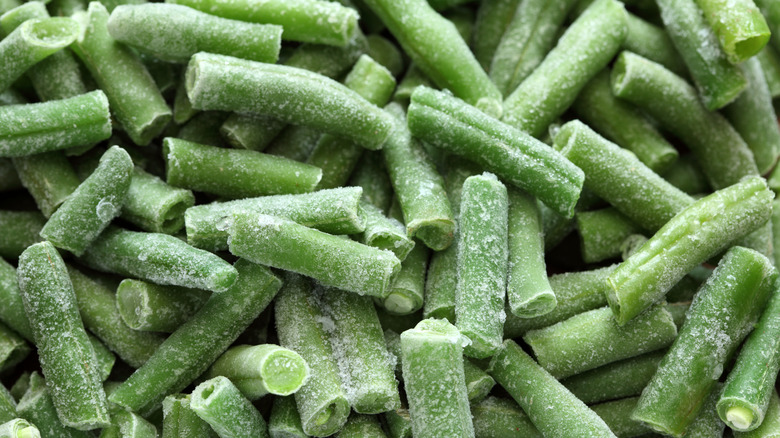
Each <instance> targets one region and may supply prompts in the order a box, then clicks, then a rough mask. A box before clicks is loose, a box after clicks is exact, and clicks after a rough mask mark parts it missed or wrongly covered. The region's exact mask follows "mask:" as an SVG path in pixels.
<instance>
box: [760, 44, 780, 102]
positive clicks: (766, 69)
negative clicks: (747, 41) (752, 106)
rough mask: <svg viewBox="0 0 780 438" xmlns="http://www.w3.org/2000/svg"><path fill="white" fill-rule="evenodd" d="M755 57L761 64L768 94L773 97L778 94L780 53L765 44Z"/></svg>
mask: <svg viewBox="0 0 780 438" xmlns="http://www.w3.org/2000/svg"><path fill="white" fill-rule="evenodd" d="M756 59H758V62H759V63H760V64H761V71H762V72H763V73H764V79H765V80H766V85H767V88H769V95H770V96H772V98H773V99H774V98H775V97H778V96H780V55H778V54H777V51H776V50H775V49H774V48H773V47H770V46H766V47H764V49H763V50H761V51H760V52H758V55H756Z"/></svg>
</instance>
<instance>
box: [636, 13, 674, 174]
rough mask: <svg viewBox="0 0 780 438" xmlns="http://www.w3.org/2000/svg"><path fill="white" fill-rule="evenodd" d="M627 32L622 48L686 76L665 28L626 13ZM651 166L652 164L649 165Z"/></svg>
mask: <svg viewBox="0 0 780 438" xmlns="http://www.w3.org/2000/svg"><path fill="white" fill-rule="evenodd" d="M626 18H627V21H626V25H627V26H628V33H626V39H625V40H624V41H623V48H624V49H625V50H628V51H630V52H634V53H636V54H637V55H640V56H644V57H645V58H647V59H650V60H652V61H655V62H657V63H659V64H661V65H663V66H664V67H666V68H668V69H669V70H671V71H673V72H674V73H675V74H678V75H680V76H686V75H687V72H688V70H687V69H686V67H685V63H684V62H683V60H682V58H681V57H680V54H679V53H677V49H675V47H674V44H673V43H672V39H671V38H669V34H668V33H666V31H665V29H663V28H661V27H658V26H656V25H655V24H652V23H650V22H648V21H645V20H643V19H642V18H640V17H638V16H636V15H634V14H632V13H630V12H629V13H628V14H627V15H626ZM651 167H652V166H651Z"/></svg>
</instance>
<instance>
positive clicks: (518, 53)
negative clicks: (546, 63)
mask: <svg viewBox="0 0 780 438" xmlns="http://www.w3.org/2000/svg"><path fill="white" fill-rule="evenodd" d="M575 3H576V1H575V0H556V1H547V0H530V1H528V0H526V1H523V2H520V3H519V4H518V6H517V8H516V9H515V10H514V11H512V12H513V13H512V12H510V15H513V17H512V21H511V22H510V23H509V25H508V26H507V27H506V30H505V31H504V35H503V36H502V37H501V41H500V42H499V43H498V46H497V47H496V51H495V53H494V54H493V61H492V62H491V64H490V79H491V80H493V82H494V83H495V84H496V87H497V88H498V90H499V91H500V92H501V94H502V95H504V96H508V95H509V94H511V93H512V92H513V91H514V90H515V89H516V88H517V86H518V85H520V84H521V83H522V82H523V80H525V78H526V77H528V75H530V74H531V73H532V72H533V71H534V69H535V68H536V66H538V65H539V64H540V63H541V62H542V60H544V57H545V55H547V53H548V52H549V51H550V49H552V48H553V45H554V44H555V40H556V39H557V37H558V35H559V33H558V32H559V30H560V28H561V26H562V25H563V20H564V19H565V18H566V15H567V14H568V13H569V10H570V9H571V8H572V7H573V6H574V4H575Z"/></svg>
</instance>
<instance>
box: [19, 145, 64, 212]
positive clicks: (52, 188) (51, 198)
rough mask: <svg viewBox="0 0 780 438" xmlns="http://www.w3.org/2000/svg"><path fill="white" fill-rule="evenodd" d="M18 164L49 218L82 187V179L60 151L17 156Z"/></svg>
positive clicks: (36, 200) (37, 202) (25, 182)
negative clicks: (80, 181) (80, 179)
mask: <svg viewBox="0 0 780 438" xmlns="http://www.w3.org/2000/svg"><path fill="white" fill-rule="evenodd" d="M13 163H14V167H15V168H16V172H17V174H18V175H19V179H20V180H21V182H22V185H23V186H24V188H26V189H27V191H28V192H30V195H31V196H32V197H33V199H35V204H36V205H37V206H38V209H39V210H40V211H41V212H42V213H43V214H44V215H45V216H46V217H47V218H48V217H51V215H52V214H54V212H55V211H56V210H57V209H58V208H59V206H60V205H62V203H63V202H65V198H67V197H68V195H70V194H71V193H73V192H74V191H75V190H76V188H77V187H78V186H79V178H78V176H76V172H75V171H74V170H73V166H71V165H70V163H69V162H68V160H67V158H65V154H63V153H62V152H60V151H52V152H46V153H43V154H36V155H30V156H26V157H17V158H14V159H13Z"/></svg>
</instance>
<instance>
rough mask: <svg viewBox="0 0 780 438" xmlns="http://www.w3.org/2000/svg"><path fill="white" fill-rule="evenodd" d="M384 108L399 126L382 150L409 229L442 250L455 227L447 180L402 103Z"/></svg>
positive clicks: (427, 244)
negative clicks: (415, 135) (413, 130)
mask: <svg viewBox="0 0 780 438" xmlns="http://www.w3.org/2000/svg"><path fill="white" fill-rule="evenodd" d="M385 111H387V112H388V113H390V114H392V115H393V117H395V120H396V129H395V131H394V134H393V136H392V137H391V138H390V140H389V141H388V142H387V144H386V145H385V147H384V149H383V150H382V154H383V155H384V157H385V164H386V166H387V172H388V174H389V175H390V181H391V182H392V184H393V189H394V191H395V194H396V196H397V197H398V202H399V203H400V204H401V209H402V210H403V213H404V223H405V224H406V229H407V231H408V232H409V235H410V236H412V237H416V238H418V239H420V240H421V241H422V242H423V243H425V245H426V246H428V247H429V248H431V249H433V250H434V251H441V250H443V249H445V248H447V247H448V246H450V244H451V243H452V241H453V233H454V230H455V220H454V218H453V214H452V208H451V206H450V202H449V200H448V199H447V192H446V191H445V190H444V180H443V179H442V177H441V175H439V173H438V172H437V171H436V167H435V165H434V163H433V160H431V158H430V157H429V156H428V154H427V153H426V152H425V150H424V149H423V148H422V146H421V145H420V144H419V143H418V142H417V140H415V139H414V138H412V135H411V133H410V132H409V128H408V127H407V125H406V116H405V114H404V111H403V109H402V108H401V106H400V105H398V104H395V103H393V104H390V105H388V106H387V107H385Z"/></svg>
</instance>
